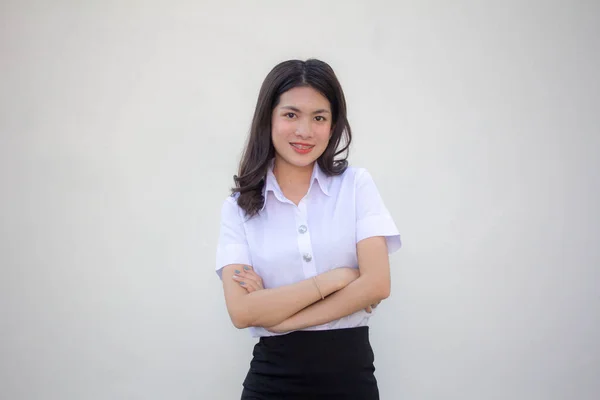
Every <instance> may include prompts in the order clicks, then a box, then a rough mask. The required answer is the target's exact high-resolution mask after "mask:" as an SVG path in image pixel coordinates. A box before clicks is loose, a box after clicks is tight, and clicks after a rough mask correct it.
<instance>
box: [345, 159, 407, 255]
mask: <svg viewBox="0 0 600 400" xmlns="http://www.w3.org/2000/svg"><path fill="white" fill-rule="evenodd" d="M355 185H356V186H355V199H356V203H355V204H356V243H357V244H358V243H359V242H360V241H362V240H364V239H367V238H370V237H374V236H383V237H385V241H386V243H387V251H388V253H393V252H395V251H396V250H398V249H399V248H400V247H401V245H402V243H401V241H400V234H399V233H398V228H396V224H395V223H394V220H393V219H392V216H391V215H390V213H389V211H388V209H387V207H386V206H385V204H384V202H383V200H382V198H381V195H380V194H379V190H377V186H376V185H375V182H374V181H373V178H372V177H371V174H369V172H368V171H367V170H364V169H363V170H360V171H358V172H357V176H356V181H355Z"/></svg>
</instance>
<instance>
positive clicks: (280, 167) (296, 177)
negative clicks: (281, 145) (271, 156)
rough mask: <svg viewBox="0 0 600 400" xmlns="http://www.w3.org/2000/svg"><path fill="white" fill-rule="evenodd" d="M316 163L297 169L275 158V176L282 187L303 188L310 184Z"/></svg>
mask: <svg viewBox="0 0 600 400" xmlns="http://www.w3.org/2000/svg"><path fill="white" fill-rule="evenodd" d="M313 168H314V163H312V164H310V165H307V166H306V167H297V166H295V165H291V164H288V163H286V162H285V161H283V160H281V159H280V158H279V157H275V165H274V166H273V175H275V178H277V183H279V186H280V187H282V188H283V187H286V188H290V187H302V186H308V185H309V184H310V178H311V176H312V173H313Z"/></svg>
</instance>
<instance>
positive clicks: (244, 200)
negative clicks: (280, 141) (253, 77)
mask: <svg viewBox="0 0 600 400" xmlns="http://www.w3.org/2000/svg"><path fill="white" fill-rule="evenodd" d="M298 86H309V87H311V88H313V89H315V90H316V91H318V92H319V93H321V94H322V95H323V96H325V97H326V98H327V100H329V104H330V105H331V113H332V121H331V123H332V125H331V126H332V133H331V138H330V140H329V144H328V145H327V148H326V149H325V151H324V152H323V154H322V155H321V156H320V157H319V158H318V159H317V162H318V163H319V167H321V169H322V170H323V172H324V173H325V174H327V175H328V176H333V175H340V174H341V173H343V172H344V171H345V170H346V168H347V167H348V161H347V158H348V150H349V148H350V142H351V141H352V131H351V130H350V124H349V123H348V118H347V116H346V99H345V97H344V92H343V91H342V86H341V85H340V82H339V81H338V79H337V77H336V76H335V73H334V72H333V69H332V68H331V67H330V66H329V65H328V64H327V63H325V62H323V61H320V60H316V59H309V60H306V61H301V60H289V61H284V62H282V63H280V64H278V65H276V66H275V68H273V69H272V70H271V72H269V74H268V75H267V77H266V78H265V80H264V82H263V84H262V86H261V88H260V92H259V94H258V101H257V102H256V109H255V110H254V117H253V119H252V125H251V127H250V134H249V135H248V140H247V143H246V147H245V149H244V153H243V155H242V159H241V162H240V167H239V172H238V175H235V176H234V177H233V180H234V182H235V187H233V188H232V192H233V194H235V193H239V196H238V199H237V203H238V205H239V206H240V207H241V208H242V209H243V210H244V211H245V213H246V216H247V217H253V216H255V215H257V214H258V212H259V211H260V209H261V208H262V207H263V204H264V201H265V199H264V196H263V188H264V185H265V179H266V176H267V172H268V169H269V164H270V161H271V159H272V158H273V157H274V156H275V148H274V147H273V142H272V139H271V116H272V113H273V109H275V107H277V105H278V104H279V99H280V96H281V95H282V94H283V93H285V92H287V91H288V90H290V89H292V88H295V87H298ZM339 147H341V148H339ZM338 148H339V149H338ZM342 153H345V154H344V155H343V156H342V157H340V158H336V157H337V156H339V155H340V154H342Z"/></svg>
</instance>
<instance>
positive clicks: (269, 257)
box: [216, 59, 400, 400]
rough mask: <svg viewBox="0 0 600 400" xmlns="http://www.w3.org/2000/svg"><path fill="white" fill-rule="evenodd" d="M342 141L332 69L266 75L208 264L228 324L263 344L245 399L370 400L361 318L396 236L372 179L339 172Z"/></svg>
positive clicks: (381, 287) (372, 301)
mask: <svg viewBox="0 0 600 400" xmlns="http://www.w3.org/2000/svg"><path fill="white" fill-rule="evenodd" d="M351 137H352V136H351V130H350V125H349V123H348V120H347V118H346V101H345V98H344V93H343V91H342V88H341V86H340V83H339V82H338V79H337V77H336V76H335V74H334V72H333V70H332V69H331V67H330V66H329V65H327V64H326V63H324V62H322V61H319V60H315V59H310V60H308V61H298V60H290V61H285V62H283V63H281V64H279V65H277V66H275V68H273V70H272V71H271V72H270V73H269V74H268V76H267V77H266V79H265V81H264V82H263V85H262V87H261V89H260V94H259V97H258V102H257V105H256V110H255V112H254V118H253V121H252V126H251V130H250V136H249V139H248V142H247V146H246V149H245V151H244V154H243V157H242V161H241V163H240V169H239V175H237V176H234V181H235V188H234V189H233V195H232V196H230V197H228V198H227V199H226V200H225V202H224V204H223V208H222V215H221V231H220V237H219V244H218V249H217V257H216V258H217V266H216V268H217V273H218V274H219V276H220V277H221V279H222V281H223V289H224V292H225V300H226V304H227V310H228V312H229V315H230V317H231V320H232V322H233V324H234V325H235V326H236V327H237V328H249V330H250V332H251V333H252V335H253V336H255V337H259V338H260V339H259V341H258V343H257V344H256V346H255V348H254V353H253V356H254V357H253V359H252V362H251V364H250V370H249V372H248V375H247V376H246V379H245V380H244V383H243V386H244V389H243V392H242V399H277V400H281V399H319V398H323V399H361V400H369V399H378V398H379V394H378V389H377V381H376V379H375V376H374V374H373V372H374V370H375V368H374V366H373V358H374V356H373V351H372V349H371V345H370V343H369V334H368V329H369V328H368V321H369V317H370V316H371V315H372V308H374V307H375V306H376V305H377V304H379V302H380V301H381V300H383V299H385V298H387V297H388V296H389V294H390V271H389V257H388V253H391V252H393V251H395V250H397V249H399V248H400V236H399V234H398V230H397V228H396V225H395V224H394V221H393V220H392V218H391V217H390V214H389V212H388V210H387V209H386V207H385V205H384V203H383V201H382V199H381V197H380V196H379V192H378V191H377V188H376V186H375V184H374V182H373V179H372V178H371V176H370V175H369V173H368V172H367V171H366V170H364V169H360V168H353V167H348V162H347V161H346V157H347V150H348V148H349V145H350V141H351ZM344 154H345V156H341V157H340V155H344Z"/></svg>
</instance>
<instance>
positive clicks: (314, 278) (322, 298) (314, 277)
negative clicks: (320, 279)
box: [313, 276, 325, 300]
mask: <svg viewBox="0 0 600 400" xmlns="http://www.w3.org/2000/svg"><path fill="white" fill-rule="evenodd" d="M313 282H314V283H315V286H316V287H317V290H318V291H319V294H320V295H321V300H325V297H323V292H321V288H320V287H319V284H318V283H317V277H316V276H313Z"/></svg>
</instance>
